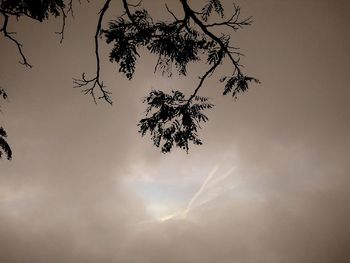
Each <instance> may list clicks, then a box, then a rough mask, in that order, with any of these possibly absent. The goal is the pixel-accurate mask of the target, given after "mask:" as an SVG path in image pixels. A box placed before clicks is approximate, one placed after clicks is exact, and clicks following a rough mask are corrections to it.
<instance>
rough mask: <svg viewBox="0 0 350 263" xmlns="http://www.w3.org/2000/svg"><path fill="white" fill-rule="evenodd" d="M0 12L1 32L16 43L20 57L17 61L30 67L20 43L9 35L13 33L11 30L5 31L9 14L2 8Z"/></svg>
mask: <svg viewBox="0 0 350 263" xmlns="http://www.w3.org/2000/svg"><path fill="white" fill-rule="evenodd" d="M0 13H1V14H2V15H3V17H4V23H3V25H2V28H1V29H0V32H3V34H4V37H6V38H8V39H10V40H11V41H12V42H14V43H15V44H16V46H17V49H18V52H19V54H20V55H21V58H22V61H20V62H19V63H20V64H22V65H24V66H26V67H30V68H31V67H32V65H31V64H29V63H28V61H27V58H26V56H25V55H24V53H23V50H22V44H21V43H20V42H18V41H17V40H16V39H15V38H13V37H12V36H11V35H12V34H13V33H12V32H8V31H7V26H8V21H9V16H8V15H7V14H6V13H5V12H4V11H2V10H0Z"/></svg>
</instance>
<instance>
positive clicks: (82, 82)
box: [73, 0, 112, 105]
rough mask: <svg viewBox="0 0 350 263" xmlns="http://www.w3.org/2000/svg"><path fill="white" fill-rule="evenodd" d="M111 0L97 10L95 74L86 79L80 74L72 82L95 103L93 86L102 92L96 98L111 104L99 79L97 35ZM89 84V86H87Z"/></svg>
mask: <svg viewBox="0 0 350 263" xmlns="http://www.w3.org/2000/svg"><path fill="white" fill-rule="evenodd" d="M110 2H111V0H106V2H105V4H104V6H103V8H102V9H101V10H100V12H99V14H100V15H99V18H98V22H97V27H96V33H95V37H94V40H95V57H96V75H95V77H93V78H91V79H86V78H85V74H84V73H83V74H82V78H81V79H74V80H73V83H74V84H75V86H74V87H75V88H85V87H86V88H85V89H83V90H82V92H83V93H84V94H90V95H91V96H92V97H93V99H94V102H95V103H96V91H95V88H98V89H99V90H100V92H101V93H102V95H101V96H98V97H97V98H98V99H104V100H105V101H107V102H108V103H109V104H111V105H112V98H111V96H110V94H111V93H110V92H109V91H106V90H105V86H104V85H103V82H102V81H101V80H100V71H101V66H100V64H101V63H100V55H99V37H100V35H101V27H102V21H103V17H104V15H105V13H106V11H107V9H108V7H109V4H110ZM89 85H90V87H88V86H89Z"/></svg>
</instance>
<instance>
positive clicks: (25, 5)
mask: <svg viewBox="0 0 350 263" xmlns="http://www.w3.org/2000/svg"><path fill="white" fill-rule="evenodd" d="M72 1H73V0H69V1H68V0H67V1H66V3H67V4H65V3H64V1H63V0H46V1H38V2H35V4H33V2H31V0H16V1H12V2H11V1H10V0H3V1H2V2H1V4H0V12H1V14H2V15H3V16H4V24H3V27H2V29H1V31H0V32H3V33H4V35H5V37H7V38H9V39H10V40H11V41H13V42H14V43H15V44H16V45H17V48H18V50H19V53H20V55H21V57H22V60H23V64H25V65H27V66H30V64H29V63H28V62H27V60H26V57H25V56H24V54H23V52H22V49H21V47H22V45H21V44H20V43H19V42H18V41H17V40H16V39H14V38H13V37H11V35H10V33H8V31H7V24H8V20H9V16H15V17H17V18H18V17H20V16H27V17H30V18H32V19H36V20H38V21H43V20H44V19H47V18H48V17H49V15H54V16H62V27H61V31H60V32H56V33H57V34H59V35H60V36H61V38H60V42H62V41H63V39H64V31H65V26H66V18H67V14H68V13H71V15H72V16H73V2H72ZM16 3H17V4H16ZM18 3H22V5H19V4H18ZM111 3H112V1H111V0H106V1H105V2H104V5H103V7H102V8H101V10H100V12H99V16H98V20H97V25H96V31H95V35H94V47H95V50H94V53H95V58H96V72H95V74H94V76H93V77H89V78H88V77H86V75H85V73H83V74H82V77H81V78H80V79H74V84H75V85H74V87H78V88H82V92H83V93H84V94H90V95H91V96H92V97H93V100H94V102H95V103H97V99H103V100H105V101H106V102H108V103H109V104H112V98H111V93H110V92H109V91H107V90H106V87H105V86H104V84H103V81H102V80H101V62H100V54H99V40H100V38H104V39H105V40H106V42H107V43H108V44H112V45H113V47H112V49H111V51H110V54H109V59H110V61H111V62H116V63H117V64H118V65H119V72H121V73H122V74H124V75H125V76H126V77H127V78H128V79H130V80H131V79H132V77H133V75H134V73H135V68H136V64H137V60H138V58H139V57H140V53H139V52H138V50H139V49H140V48H146V50H148V51H149V52H150V53H151V54H154V55H156V56H157V62H156V64H155V67H154V69H155V72H157V71H158V72H160V73H161V74H162V75H164V74H166V75H167V76H169V77H171V76H172V74H173V71H177V73H178V74H180V75H184V76H186V75H187V66H188V64H189V63H190V62H200V61H203V60H204V61H205V63H206V64H208V69H207V70H206V71H205V72H204V73H203V74H202V75H200V76H199V82H198V84H197V85H196V86H195V87H194V89H193V91H192V92H190V94H189V95H185V94H184V93H183V92H181V91H172V93H171V94H166V93H164V92H162V91H161V90H153V91H151V92H150V93H149V95H148V96H146V97H145V99H144V103H145V104H147V108H146V112H145V118H143V119H141V120H140V122H139V124H138V126H139V128H140V130H139V131H140V133H141V134H142V135H145V134H147V133H149V134H150V135H151V138H152V140H153V143H154V145H155V146H157V147H161V150H162V152H169V151H170V150H171V149H172V148H173V146H174V145H175V146H177V147H180V148H183V149H185V150H186V151H188V149H189V142H192V143H194V144H197V145H198V144H202V141H201V140H200V139H199V137H198V129H200V128H201V126H200V123H202V122H206V121H207V120H208V118H207V117H206V115H204V113H203V112H204V111H205V110H207V109H211V108H212V107H213V104H211V103H210V102H209V100H208V98H205V97H202V96H199V95H198V94H199V91H200V90H201V89H202V88H203V87H204V86H205V82H206V80H207V79H208V78H209V77H210V76H212V74H213V73H214V72H216V71H217V70H218V69H219V68H220V66H221V65H222V63H223V62H224V61H228V62H229V63H230V64H231V66H232V73H231V74H230V75H229V76H223V77H221V78H220V80H219V82H222V83H224V89H223V95H228V94H231V95H232V96H233V97H234V98H235V99H236V98H237V96H238V94H239V93H242V92H244V91H246V90H247V89H248V88H249V83H250V82H252V81H254V82H259V81H258V80H257V79H256V78H254V77H251V76H247V75H246V74H245V73H244V72H243V70H242V65H241V64H240V59H241V56H242V54H241V53H240V52H239V48H237V47H235V46H234V45H233V43H232V41H231V36H230V35H229V34H227V33H226V34H225V33H224V32H225V31H221V32H220V28H223V27H226V28H227V27H228V28H230V29H232V30H233V32H235V31H237V30H238V29H240V28H243V27H244V26H248V25H250V24H251V23H252V18H251V17H247V18H243V19H242V18H241V9H240V7H239V6H236V5H235V4H233V11H232V13H231V14H230V16H229V17H228V18H225V12H224V11H225V10H224V7H223V6H222V4H221V1H220V0H207V1H206V4H205V5H204V6H203V8H202V9H201V11H200V12H198V11H195V10H193V9H192V8H191V6H190V4H189V1H188V0H180V1H179V3H180V7H181V10H182V16H181V17H179V15H175V13H174V12H173V11H171V10H170V9H169V7H168V6H167V5H165V9H166V10H167V12H168V13H169V15H170V17H171V19H172V20H171V21H154V20H153V18H152V17H151V16H150V15H149V14H148V11H147V10H146V9H144V8H142V0H141V1H140V2H138V3H137V4H131V3H129V2H128V0H121V4H122V6H123V9H124V10H123V13H122V14H121V15H118V16H117V18H116V19H115V20H112V21H110V22H109V24H108V27H107V28H105V29H102V25H103V24H104V19H105V14H106V12H107V10H108V9H109V7H110V4H111ZM213 13H216V14H217V17H219V21H213V17H212V14H213ZM213 28H215V31H211V29H213ZM214 32H215V33H214ZM216 32H219V33H216Z"/></svg>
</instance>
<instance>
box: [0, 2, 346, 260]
mask: <svg viewBox="0 0 350 263" xmlns="http://www.w3.org/2000/svg"><path fill="white" fill-rule="evenodd" d="M82 2H83V3H82V4H81V5H78V4H77V5H76V8H75V18H74V20H73V19H70V18H69V19H68V20H67V28H66V33H65V39H64V41H63V43H62V44H60V43H59V36H58V35H56V34H55V33H54V32H55V31H58V30H59V29H60V25H61V20H60V19H56V20H55V19H51V20H49V21H48V22H46V23H37V22H32V21H30V20H26V19H20V20H19V21H18V22H17V21H16V20H12V21H11V30H13V31H16V32H17V34H16V37H17V38H18V39H19V40H21V42H22V44H23V49H24V51H25V54H26V56H27V57H28V59H29V61H30V62H31V64H33V65H34V67H33V68H32V69H28V68H24V67H23V66H21V65H20V64H19V63H18V60H19V56H18V53H17V50H16V48H15V47H14V45H13V44H12V43H10V42H9V41H8V40H6V39H4V38H3V37H0V58H1V59H0V67H1V71H0V85H1V87H3V88H5V89H6V91H7V93H8V95H9V101H8V102H7V103H2V104H1V106H2V107H1V110H2V112H1V113H0V118H1V126H3V127H4V128H5V129H6V131H7V133H8V134H9V137H8V142H9V143H10V145H11V147H12V150H13V152H14V156H13V160H12V161H6V160H2V161H1V162H0V262H4V263H14V262H29V263H41V262H52V263H55V262H57V263H59V262H68V263H69V262H74V263H75V262H78V263H79V262H84V263H90V262H91V263H95V262H99V263H100V262H108V263H109V262H118V263H119V262H130V263H133V262H135V263H136V262H138V263H140V262H141V263H144V262H145V263H146V262H152V263H158V262H159V263H160V262H169V263H171V262H189V263H192V262H193V263H197V262H201V263H202V262H204V263H206V262H208V263H209V262H223V263H226V262H240V263H250V262H257V263H275V262H276V263H277V262H279V263H281V262H282V263H304V262H305V263H309V262H318V263H328V262H332V263H333V262H337V263H343V262H344V263H345V262H349V258H350V223H349V222H350V206H349V203H350V193H349V186H350V174H349V168H350V162H349V156H350V123H349V119H350V118H349V115H350V103H349V100H350V91H349V88H348V87H349V84H348V76H349V73H350V67H349V61H348V60H349V58H350V52H349V46H350V38H349V34H348V28H347V26H348V24H349V22H350V21H349V16H348V14H349V11H350V4H349V2H348V1H346V0H337V1H331V0H304V1H301V0H294V1H287V0H262V1H261V0H260V1H257V0H245V1H240V2H238V4H239V5H240V6H241V8H242V12H243V14H244V15H247V16H250V15H252V16H253V20H254V23H253V25H252V26H250V27H247V28H245V29H243V30H241V31H238V32H235V33H233V34H232V37H233V39H234V41H235V43H237V45H238V46H240V47H241V50H242V52H243V53H244V54H245V55H246V56H245V57H243V58H242V63H243V64H244V66H245V68H244V69H245V70H246V72H247V73H248V74H250V75H253V76H255V77H257V78H258V79H259V80H260V81H261V84H259V85H257V84H254V85H252V86H251V88H250V90H249V91H248V92H246V93H244V94H242V95H241V96H240V97H239V98H238V99H237V100H236V101H234V100H233V99H232V98H230V97H223V96H222V95H221V94H222V91H223V87H222V86H221V84H220V83H219V82H218V79H219V78H220V77H221V75H220V74H222V73H223V72H225V70H228V68H227V65H225V64H224V65H223V66H222V69H221V70H220V72H218V73H217V74H214V75H213V76H212V77H211V79H209V80H208V81H207V82H206V84H205V86H203V89H202V90H201V94H202V95H204V96H209V97H210V98H211V99H212V102H213V103H214V104H215V107H214V109H212V110H211V111H208V112H207V115H208V117H209V122H208V123H207V124H205V125H204V127H203V129H202V130H201V131H200V135H201V138H202V139H203V141H204V145H202V146H198V147H197V146H193V147H191V148H190V151H189V153H188V154H186V153H185V152H182V151H178V150H175V151H173V152H172V153H170V154H166V155H164V154H162V153H160V151H159V149H157V148H155V147H154V146H153V145H152V141H151V140H150V138H149V137H147V136H146V137H143V138H142V137H141V136H140V134H139V133H138V127H137V122H138V120H139V119H140V118H141V117H142V114H143V112H144V105H143V104H142V98H143V97H144V96H145V95H146V94H147V93H148V92H149V91H150V90H152V89H164V90H168V91H169V90H171V89H179V87H180V88H181V87H185V88H182V90H183V91H184V92H188V91H191V90H192V88H193V87H195V85H196V83H197V81H198V75H200V74H202V72H203V71H204V70H205V69H206V65H201V66H198V65H193V66H192V68H191V67H190V68H189V75H188V76H187V77H177V76H174V77H173V78H172V79H168V78H164V77H162V76H161V75H157V74H153V65H154V64H155V62H156V58H155V57H152V56H151V55H149V54H147V53H142V54H141V58H140V60H139V62H138V64H137V68H136V72H135V76H134V78H133V80H131V81H129V80H127V79H126V78H125V77H123V76H122V75H121V74H119V73H118V68H117V65H115V64H111V63H109V61H108V51H109V48H110V46H108V45H106V44H101V57H102V58H103V59H102V61H103V63H102V78H103V80H104V83H105V84H106V85H107V87H108V88H109V89H110V90H111V91H112V92H113V100H114V104H113V106H110V105H108V104H107V103H103V102H99V103H98V104H97V105H95V104H94V103H93V101H92V99H91V97H89V96H84V95H83V94H82V93H81V92H80V91H79V90H77V89H73V88H72V86H73V85H72V78H77V77H80V76H81V73H82V72H86V74H92V73H93V72H94V67H95V64H94V54H93V35H94V31H95V25H96V21H97V13H98V11H99V9H100V8H101V7H102V4H103V1H91V3H90V4H88V3H85V2H84V1H82ZM144 2H145V6H146V7H147V8H149V10H150V13H151V14H152V15H153V16H154V17H157V18H159V19H163V18H167V14H166V11H165V7H164V3H165V2H166V1H160V0H157V1H151V2H150V1H144ZM167 2H168V5H169V7H170V8H172V10H174V12H178V14H179V15H181V12H180V9H179V3H177V2H176V1H167ZM202 3H203V1H199V0H198V1H197V0H191V1H190V4H191V5H192V6H194V7H197V8H200V6H201V5H202ZM223 3H224V6H225V11H226V12H227V14H229V13H230V10H231V11H232V5H231V1H223ZM236 3H237V2H236ZM120 10H121V6H120V3H119V1H113V3H112V5H111V8H110V10H109V11H108V13H107V17H106V22H107V21H109V20H110V19H113V18H115V17H116V15H118V14H120V12H121V11H120ZM105 25H106V23H105ZM150 65H152V66H150Z"/></svg>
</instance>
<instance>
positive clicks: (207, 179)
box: [183, 165, 219, 216]
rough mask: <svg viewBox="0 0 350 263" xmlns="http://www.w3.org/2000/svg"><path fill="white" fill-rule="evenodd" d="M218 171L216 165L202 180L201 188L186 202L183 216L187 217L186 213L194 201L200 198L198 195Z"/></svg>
mask: <svg viewBox="0 0 350 263" xmlns="http://www.w3.org/2000/svg"><path fill="white" fill-rule="evenodd" d="M218 169H219V166H218V165H215V167H214V168H213V170H211V172H210V173H209V174H208V176H207V178H206V179H205V180H204V182H203V183H202V185H201V187H200V188H199V190H198V191H197V192H196V193H195V194H194V195H193V197H192V198H191V200H190V201H189V202H188V205H187V207H186V209H185V211H184V212H183V213H184V216H186V215H187V213H188V212H189V211H190V210H191V208H192V205H193V203H194V202H195V201H196V199H197V198H198V197H199V196H200V194H201V193H202V192H203V190H204V189H205V187H206V186H207V184H208V183H209V181H210V180H211V178H213V176H214V174H215V173H216V171H217V170H218Z"/></svg>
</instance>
